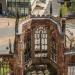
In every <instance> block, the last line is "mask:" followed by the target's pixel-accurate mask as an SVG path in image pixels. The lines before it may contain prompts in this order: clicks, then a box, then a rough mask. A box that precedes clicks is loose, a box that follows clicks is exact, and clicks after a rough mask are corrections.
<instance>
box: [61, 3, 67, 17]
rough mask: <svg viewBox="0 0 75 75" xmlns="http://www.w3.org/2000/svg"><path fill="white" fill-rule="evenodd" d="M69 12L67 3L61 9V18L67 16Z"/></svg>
mask: <svg viewBox="0 0 75 75" xmlns="http://www.w3.org/2000/svg"><path fill="white" fill-rule="evenodd" d="M67 12H68V8H67V5H66V2H65V3H64V4H63V5H61V8H60V15H61V16H65V15H66V14H67Z"/></svg>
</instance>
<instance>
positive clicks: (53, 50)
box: [50, 37, 56, 63]
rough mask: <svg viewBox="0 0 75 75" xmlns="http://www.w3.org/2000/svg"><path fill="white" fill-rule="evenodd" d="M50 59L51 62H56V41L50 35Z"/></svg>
mask: <svg viewBox="0 0 75 75" xmlns="http://www.w3.org/2000/svg"><path fill="white" fill-rule="evenodd" d="M50 51H51V57H50V58H51V60H52V61H53V62H55V63H56V41H55V39H54V38H53V37H52V39H51V50H50Z"/></svg>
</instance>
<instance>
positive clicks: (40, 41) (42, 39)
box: [34, 27, 47, 50]
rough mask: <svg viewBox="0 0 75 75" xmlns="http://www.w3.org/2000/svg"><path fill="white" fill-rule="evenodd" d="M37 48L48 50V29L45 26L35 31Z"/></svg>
mask: <svg viewBox="0 0 75 75" xmlns="http://www.w3.org/2000/svg"><path fill="white" fill-rule="evenodd" d="M34 36H35V50H47V30H46V29H45V28H43V27H39V28H37V30H36V31H35V35H34Z"/></svg>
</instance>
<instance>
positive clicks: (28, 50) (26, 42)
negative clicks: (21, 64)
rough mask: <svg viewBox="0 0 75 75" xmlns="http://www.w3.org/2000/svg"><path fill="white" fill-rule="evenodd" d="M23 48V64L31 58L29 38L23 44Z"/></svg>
mask: <svg viewBox="0 0 75 75" xmlns="http://www.w3.org/2000/svg"><path fill="white" fill-rule="evenodd" d="M24 47H25V52H24V58H25V62H28V61H29V60H30V58H31V52H30V49H31V38H27V40H26V41H25V43H24Z"/></svg>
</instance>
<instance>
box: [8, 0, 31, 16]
mask: <svg viewBox="0 0 75 75" xmlns="http://www.w3.org/2000/svg"><path fill="white" fill-rule="evenodd" d="M29 5H30V2H29V0H7V9H8V13H9V12H11V14H10V15H12V14H13V13H14V14H15V12H16V11H15V10H16V8H18V11H19V14H20V16H24V15H25V16H26V15H28V13H29V8H30V6H29ZM10 9H11V10H10Z"/></svg>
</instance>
